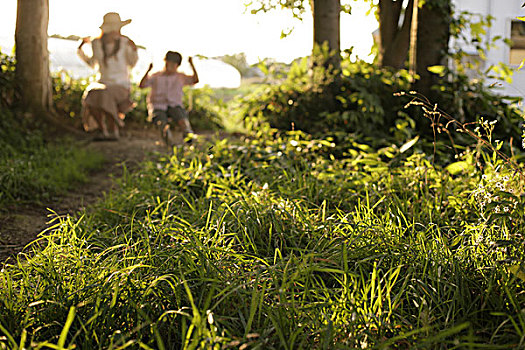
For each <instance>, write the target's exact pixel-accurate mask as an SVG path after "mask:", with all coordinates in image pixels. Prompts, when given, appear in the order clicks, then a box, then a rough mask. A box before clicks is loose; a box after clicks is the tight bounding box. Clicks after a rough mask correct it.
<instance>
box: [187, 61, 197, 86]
mask: <svg viewBox="0 0 525 350" xmlns="http://www.w3.org/2000/svg"><path fill="white" fill-rule="evenodd" d="M188 62H189V63H190V66H191V70H192V71H193V84H197V83H198V82H199V75H198V74H197V70H196V69H195V66H194V65H193V57H191V56H190V57H188Z"/></svg>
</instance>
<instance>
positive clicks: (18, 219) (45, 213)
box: [0, 128, 169, 262]
mask: <svg viewBox="0 0 525 350" xmlns="http://www.w3.org/2000/svg"><path fill="white" fill-rule="evenodd" d="M87 147H89V148H91V149H93V150H96V151H98V152H100V153H102V154H104V156H105V158H106V164H105V165H104V166H103V167H102V168H101V169H99V170H98V171H96V172H94V173H93V174H92V175H91V177H90V181H89V182H88V183H86V184H83V185H80V186H78V187H76V188H74V189H73V190H71V191H70V192H69V193H67V194H66V195H64V196H62V197H59V198H55V199H53V200H50V201H48V202H47V203H42V204H38V205H28V206H24V207H17V208H16V209H15V210H12V211H11V212H9V213H7V214H5V215H3V214H2V215H0V262H2V261H5V260H6V259H7V258H8V257H10V256H13V255H14V254H16V253H18V252H20V251H22V249H23V248H24V247H25V246H26V245H27V244H28V243H30V242H31V241H33V240H34V239H35V238H36V237H37V235H38V234H39V233H40V232H42V230H44V229H45V228H46V227H47V225H48V222H49V220H50V219H51V217H50V216H49V215H50V214H51V212H50V211H49V210H48V208H50V209H52V210H53V211H55V212H56V213H57V214H58V215H66V214H74V213H76V212H78V211H79V210H81V209H84V208H85V207H87V206H89V205H90V204H93V203H95V202H96V201H97V200H99V199H100V198H102V197H103V195H104V193H107V192H108V191H109V190H110V189H111V188H112V187H113V186H114V185H115V184H114V179H115V178H119V177H120V176H121V175H122V171H123V165H124V164H125V165H126V167H127V168H128V169H130V168H131V169H133V167H135V166H136V165H137V164H138V163H140V162H141V161H143V160H145V159H146V158H147V157H148V156H150V155H151V154H152V152H164V153H168V152H169V148H168V147H166V146H164V144H163V143H161V142H160V138H159V135H158V131H156V130H152V129H144V128H142V129H138V128H134V129H132V130H127V131H126V132H125V134H124V135H123V136H122V137H121V139H120V140H118V141H97V142H89V143H88V144H87Z"/></svg>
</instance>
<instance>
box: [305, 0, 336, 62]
mask: <svg viewBox="0 0 525 350" xmlns="http://www.w3.org/2000/svg"><path fill="white" fill-rule="evenodd" d="M312 15H313V19H314V45H323V44H325V43H327V44H328V49H329V50H330V53H331V54H332V55H331V56H330V58H329V61H328V62H327V63H329V64H331V65H332V66H333V68H339V63H340V60H341V53H340V51H341V43H340V41H341V39H340V33H341V31H340V16H341V1H340V0H312Z"/></svg>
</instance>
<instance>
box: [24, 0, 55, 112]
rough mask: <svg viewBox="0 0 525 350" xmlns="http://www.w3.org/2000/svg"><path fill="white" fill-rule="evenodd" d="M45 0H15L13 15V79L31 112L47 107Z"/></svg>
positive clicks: (43, 110)
mask: <svg viewBox="0 0 525 350" xmlns="http://www.w3.org/2000/svg"><path fill="white" fill-rule="evenodd" d="M48 22H49V0H38V1H34V0H18V8H17V16H16V30H15V42H16V78H17V82H18V84H19V87H20V91H21V95H22V102H23V105H24V106H25V108H27V110H28V111H29V112H31V113H32V114H34V115H41V114H45V113H47V112H48V111H49V110H50V109H51V101H52V99H51V98H52V95H51V93H52V91H51V90H52V89H51V78H50V75H49V52H48V49H47V26H48Z"/></svg>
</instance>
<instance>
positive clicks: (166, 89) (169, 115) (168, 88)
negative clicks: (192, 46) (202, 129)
mask: <svg viewBox="0 0 525 350" xmlns="http://www.w3.org/2000/svg"><path fill="white" fill-rule="evenodd" d="M164 60H165V61H166V64H165V66H164V69H163V70H161V71H159V72H156V73H154V74H152V75H149V72H150V71H151V69H152V68H153V64H150V65H149V68H148V71H147V72H146V74H144V77H143V78H142V80H141V81H140V84H139V87H141V88H146V87H151V92H150V94H149V95H148V111H149V117H148V120H150V121H153V122H154V123H155V124H156V125H158V126H159V127H160V129H161V132H162V137H163V139H164V141H165V142H166V144H167V145H169V146H171V144H172V135H171V131H170V124H171V123H172V122H175V123H177V124H178V125H179V127H180V128H181V129H182V130H183V133H184V138H186V136H191V135H190V134H192V133H193V130H192V129H191V125H190V121H189V119H188V112H187V111H186V110H185V109H184V107H183V105H182V95H183V92H182V88H183V87H184V86H185V85H195V84H197V83H198V82H199V77H198V75H197V71H196V70H195V66H194V65H193V59H192V57H189V58H188V61H189V63H190V66H191V69H192V70H193V75H186V74H183V73H181V72H179V71H178V68H179V66H180V64H181V62H182V56H181V54H180V53H178V52H173V51H168V52H167V53H166V57H165V58H164ZM190 141H191V139H190Z"/></svg>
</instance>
